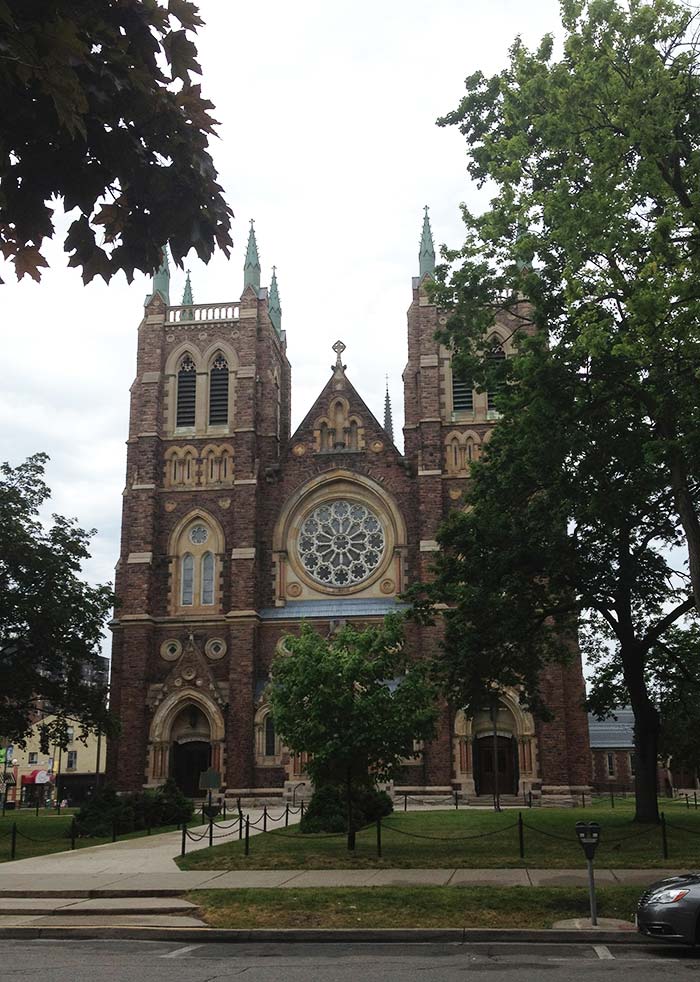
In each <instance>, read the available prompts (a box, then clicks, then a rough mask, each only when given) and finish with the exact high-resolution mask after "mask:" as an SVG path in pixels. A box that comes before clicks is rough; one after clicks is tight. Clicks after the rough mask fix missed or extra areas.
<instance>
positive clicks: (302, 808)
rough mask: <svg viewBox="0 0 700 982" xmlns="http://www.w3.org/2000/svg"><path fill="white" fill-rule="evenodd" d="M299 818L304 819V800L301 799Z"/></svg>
mask: <svg viewBox="0 0 700 982" xmlns="http://www.w3.org/2000/svg"><path fill="white" fill-rule="evenodd" d="M300 816H301V818H303V817H304V799H303V798H302V799H301V813H300Z"/></svg>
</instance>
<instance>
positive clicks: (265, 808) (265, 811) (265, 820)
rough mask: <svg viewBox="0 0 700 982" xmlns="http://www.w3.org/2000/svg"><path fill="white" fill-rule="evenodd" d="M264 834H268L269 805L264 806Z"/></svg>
mask: <svg viewBox="0 0 700 982" xmlns="http://www.w3.org/2000/svg"><path fill="white" fill-rule="evenodd" d="M263 832H267V805H263Z"/></svg>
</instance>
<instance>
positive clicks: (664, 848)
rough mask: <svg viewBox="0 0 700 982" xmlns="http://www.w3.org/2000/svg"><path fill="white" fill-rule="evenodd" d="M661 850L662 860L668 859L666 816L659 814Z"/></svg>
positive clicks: (662, 813)
mask: <svg viewBox="0 0 700 982" xmlns="http://www.w3.org/2000/svg"><path fill="white" fill-rule="evenodd" d="M661 849H662V852H663V856H664V859H668V836H667V835H666V815H665V814H664V812H661Z"/></svg>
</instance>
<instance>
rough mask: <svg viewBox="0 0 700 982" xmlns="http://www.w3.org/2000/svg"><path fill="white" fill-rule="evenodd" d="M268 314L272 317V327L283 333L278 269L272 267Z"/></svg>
mask: <svg viewBox="0 0 700 982" xmlns="http://www.w3.org/2000/svg"><path fill="white" fill-rule="evenodd" d="M267 312H268V314H269V315H270V320H271V321H272V326H273V327H274V329H275V330H276V331H277V333H278V334H281V332H282V307H281V306H280V294H279V290H278V288H277V267H276V266H273V267H272V279H271V280H270V294H269V298H268V301H267Z"/></svg>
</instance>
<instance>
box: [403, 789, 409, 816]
mask: <svg viewBox="0 0 700 982" xmlns="http://www.w3.org/2000/svg"><path fill="white" fill-rule="evenodd" d="M407 808H408V791H404V793H403V810H404V811H406V810H407Z"/></svg>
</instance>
